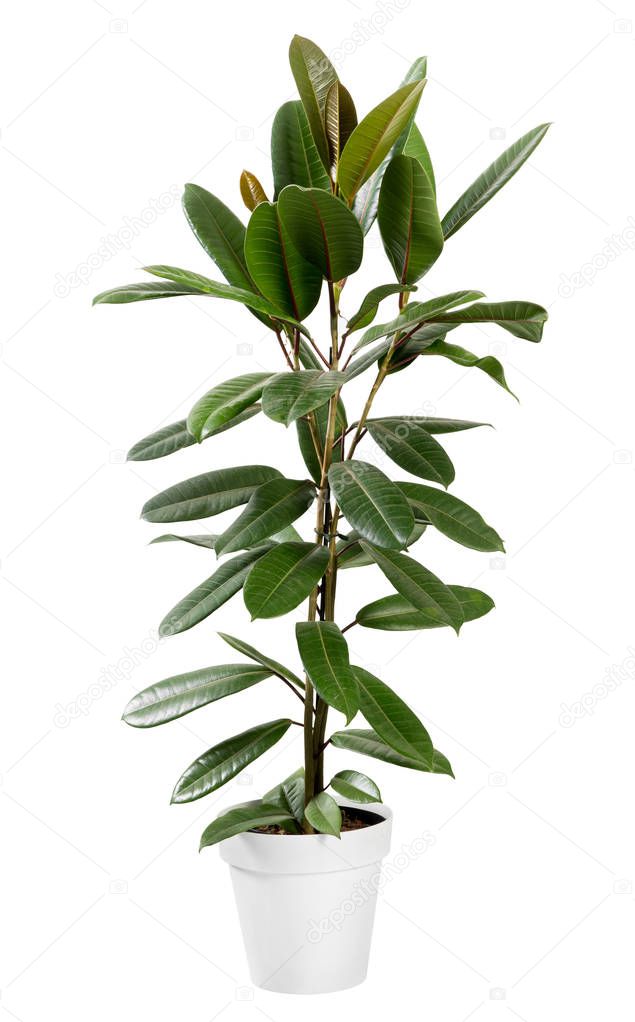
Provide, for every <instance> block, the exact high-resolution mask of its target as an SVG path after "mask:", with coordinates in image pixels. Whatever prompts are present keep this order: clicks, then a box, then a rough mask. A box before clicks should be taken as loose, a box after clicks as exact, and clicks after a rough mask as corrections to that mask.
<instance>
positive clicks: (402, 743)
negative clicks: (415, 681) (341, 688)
mask: <svg viewBox="0 0 635 1022" xmlns="http://www.w3.org/2000/svg"><path fill="white" fill-rule="evenodd" d="M352 670H353V674H354V675H355V679H356V681H357V685H358V688H359V702H360V709H361V711H362V713H363V714H364V716H365V718H366V720H367V721H368V723H369V724H370V726H371V727H372V728H373V730H374V731H376V733H377V734H378V735H379V737H380V738H381V739H382V741H384V742H386V744H387V745H389V746H390V748H391V749H394V750H395V752H398V753H399V754H400V755H401V756H407V757H408V758H409V759H414V760H415V761H417V762H419V763H422V764H423V765H424V766H428V767H430V766H431V765H432V752H433V749H432V741H431V739H430V735H429V734H428V732H427V731H426V729H425V728H424V726H423V724H422V723H421V721H420V720H419V718H418V717H417V716H416V714H415V713H413V712H412V710H411V709H410V707H409V706H407V705H406V703H404V701H403V699H401V698H400V697H399V696H398V695H397V693H396V692H393V690H392V689H391V688H389V686H388V685H385V684H384V682H383V681H380V680H379V678H376V677H375V676H374V674H371V673H370V672H369V671H365V670H364V669H363V668H361V667H353V668H352Z"/></svg>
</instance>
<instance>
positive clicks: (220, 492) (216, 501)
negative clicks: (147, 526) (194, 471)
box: [141, 465, 281, 523]
mask: <svg viewBox="0 0 635 1022" xmlns="http://www.w3.org/2000/svg"><path fill="white" fill-rule="evenodd" d="M279 478H281V473H280V472H279V471H278V469H277V468H270V467H269V466H268V465H240V466H237V467H236V468H221V469H217V470H216V471H214V472H204V473H203V474H202V475H198V476H194V477H193V478H192V479H186V480H184V482H182V483H176V484H175V485H174V486H169V487H168V489H167V490H162V492H161V493H157V494H156V496H154V497H150V500H148V501H146V503H145V504H144V505H143V509H142V511H141V517H142V518H144V519H145V520H146V522H162V523H165V522H191V521H194V520H196V519H198V518H209V517H211V516H212V515H218V514H220V513H221V512H222V511H229V510H230V509H231V508H233V507H239V506H240V505H241V504H246V503H247V501H248V500H249V498H250V497H251V495H252V493H253V492H254V490H257V489H258V487H259V486H262V484H263V483H266V482H268V481H269V480H270V479H279Z"/></svg>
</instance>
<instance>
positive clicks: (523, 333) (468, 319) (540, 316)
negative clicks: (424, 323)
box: [434, 302, 548, 342]
mask: <svg viewBox="0 0 635 1022" xmlns="http://www.w3.org/2000/svg"><path fill="white" fill-rule="evenodd" d="M547 315H548V314H547V310H546V309H543V308H542V306H541V305H535V304H534V303H533V302H478V303H477V304H476V305H470V306H469V307H468V308H465V309H458V310H457V311H456V312H447V313H444V314H443V315H441V316H435V318H434V321H435V322H436V323H443V324H444V326H452V327H454V326H458V325H459V324H460V323H496V324H497V325H498V326H501V327H503V329H504V330H507V331H508V332H509V333H510V334H513V336H514V337H520V339H521V340H523V341H534V342H535V341H540V340H541V339H542V331H543V327H544V325H545V323H546V321H547Z"/></svg>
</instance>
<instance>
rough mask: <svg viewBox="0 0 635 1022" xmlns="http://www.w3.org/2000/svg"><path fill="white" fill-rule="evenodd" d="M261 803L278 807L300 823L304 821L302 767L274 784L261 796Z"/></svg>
mask: <svg viewBox="0 0 635 1022" xmlns="http://www.w3.org/2000/svg"><path fill="white" fill-rule="evenodd" d="M262 801H263V802H266V804H267V805H270V806H278V807H279V808H280V809H284V810H285V811H286V812H289V813H291V815H292V816H293V818H294V819H295V820H296V821H297V822H298V823H302V820H303V819H304V767H300V768H299V770H296V771H295V772H294V773H292V774H290V775H289V777H287V778H285V780H284V781H281V782H280V784H276V786H275V787H274V788H271V790H270V791H266V792H265V794H264V795H263V796H262Z"/></svg>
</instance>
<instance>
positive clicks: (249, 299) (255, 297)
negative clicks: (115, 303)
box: [125, 265, 309, 337]
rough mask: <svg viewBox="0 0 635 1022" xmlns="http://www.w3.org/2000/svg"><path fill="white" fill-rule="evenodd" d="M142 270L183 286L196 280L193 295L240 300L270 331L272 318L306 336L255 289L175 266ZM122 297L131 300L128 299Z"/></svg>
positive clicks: (304, 331)
mask: <svg viewBox="0 0 635 1022" xmlns="http://www.w3.org/2000/svg"><path fill="white" fill-rule="evenodd" d="M144 270H145V271H146V272H147V273H153V274H154V275H155V277H165V278H166V279H167V280H172V281H175V282H176V284H177V285H178V286H180V284H181V282H182V283H183V287H184V288H185V287H186V286H187V282H188V281H190V282H192V284H194V283H195V282H198V286H197V290H196V294H206V295H212V296H213V297H214V298H226V299H228V300H229V301H231V302H240V303H241V305H247V306H248V307H249V308H250V309H251V310H252V312H253V311H255V314H256V318H257V319H259V320H260V321H261V322H262V323H264V324H265V326H268V327H270V328H271V329H272V330H275V329H276V323H275V322H272V320H280V321H281V322H283V323H288V324H289V325H290V326H292V327H294V328H295V329H296V330H299V331H300V333H303V334H304V335H305V336H307V337H308V336H309V332H308V330H307V329H306V327H305V326H304V324H303V323H301V322H300V320H298V319H295V318H294V317H293V316H290V315H288V314H287V313H286V312H284V310H282V309H278V308H276V306H275V305H273V304H272V303H271V302H270V301H268V299H267V298H263V296H262V295H259V294H256V293H255V291H246V290H244V289H243V288H240V287H234V285H233V284H223V283H220V282H219V281H217V280H210V279H209V277H203V276H201V274H200V273H192V272H191V271H190V270H182V269H180V268H179V267H178V266H163V265H161V266H144ZM132 286H133V287H134V286H136V285H132ZM176 293H177V294H186V293H194V292H188V291H184V290H180V291H177V292H176ZM125 300H126V301H130V300H131V299H125ZM260 313H263V315H262V316H261V315H260Z"/></svg>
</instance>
